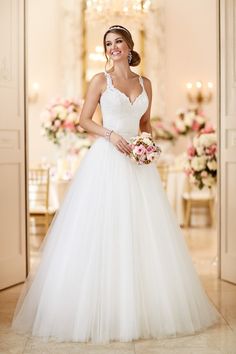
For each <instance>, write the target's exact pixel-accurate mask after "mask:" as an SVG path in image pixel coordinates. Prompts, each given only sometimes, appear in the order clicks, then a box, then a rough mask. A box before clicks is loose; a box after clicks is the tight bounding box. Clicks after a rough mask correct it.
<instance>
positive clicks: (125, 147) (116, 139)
mask: <svg viewBox="0 0 236 354" xmlns="http://www.w3.org/2000/svg"><path fill="white" fill-rule="evenodd" d="M110 142H111V143H112V144H113V145H114V146H115V147H116V148H117V150H119V151H120V152H122V153H123V154H126V155H129V154H130V153H131V151H132V149H131V146H130V144H129V143H128V141H126V140H125V139H124V138H123V137H122V136H121V135H119V134H117V133H115V132H112V133H111V135H110Z"/></svg>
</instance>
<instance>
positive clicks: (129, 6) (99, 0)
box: [86, 0, 152, 22]
mask: <svg viewBox="0 0 236 354" xmlns="http://www.w3.org/2000/svg"><path fill="white" fill-rule="evenodd" d="M151 5H152V1H151V0H86V15H87V16H88V17H89V18H91V19H94V20H101V21H104V22H105V21H107V20H111V19H112V18H114V17H116V18H117V17H121V18H124V17H125V18H126V19H129V18H130V19H136V20H138V19H140V18H142V17H143V16H144V15H145V14H146V13H148V12H149V11H150V10H151Z"/></svg>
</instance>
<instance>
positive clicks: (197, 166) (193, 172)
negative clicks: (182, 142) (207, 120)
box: [184, 124, 217, 189]
mask: <svg viewBox="0 0 236 354" xmlns="http://www.w3.org/2000/svg"><path fill="white" fill-rule="evenodd" d="M184 170H185V173H186V175H187V176H188V177H189V180H190V182H191V183H193V184H195V185H196V186H197V187H198V188H199V189H202V188H203V187H204V186H206V187H209V188H211V187H212V186H213V185H214V184H215V183H216V179H217V137H216V132H215V129H214V128H213V127H212V126H211V125H210V124H207V125H206V126H205V128H204V129H202V130H201V131H200V132H199V133H198V134H197V135H196V136H195V137H194V138H193V141H192V143H191V145H190V146H189V147H188V149H187V161H186V165H185V167H184Z"/></svg>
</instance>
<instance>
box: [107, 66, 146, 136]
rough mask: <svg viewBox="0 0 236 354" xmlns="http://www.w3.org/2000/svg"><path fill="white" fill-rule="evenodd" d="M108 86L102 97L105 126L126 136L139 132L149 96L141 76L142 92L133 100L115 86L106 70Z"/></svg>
mask: <svg viewBox="0 0 236 354" xmlns="http://www.w3.org/2000/svg"><path fill="white" fill-rule="evenodd" d="M104 74H105V76H106V80H107V87H106V89H105V91H104V92H103V93H102V95H101V98H100V105H101V111H102V117H103V126H104V127H106V128H108V129H112V130H114V131H115V132H117V133H118V134H121V135H122V136H123V137H125V138H130V137H132V136H135V135H137V134H138V130H139V121H140V119H141V117H142V115H143V114H144V113H145V112H146V110H147V108H148V96H147V93H146V90H145V87H144V84H143V78H142V77H141V76H139V82H140V85H141V87H142V92H141V93H140V95H138V96H137V97H136V98H135V100H134V101H133V102H131V101H130V99H129V97H128V96H127V95H126V94H125V93H123V92H121V91H120V90H119V89H117V88H116V87H114V86H113V83H112V79H111V76H110V75H109V74H108V73H107V72H104Z"/></svg>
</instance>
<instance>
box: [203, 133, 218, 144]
mask: <svg viewBox="0 0 236 354" xmlns="http://www.w3.org/2000/svg"><path fill="white" fill-rule="evenodd" d="M199 143H200V144H201V145H204V146H206V147H208V146H211V145H212V144H214V143H216V134H215V133H210V134H201V135H200V136H199Z"/></svg>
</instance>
